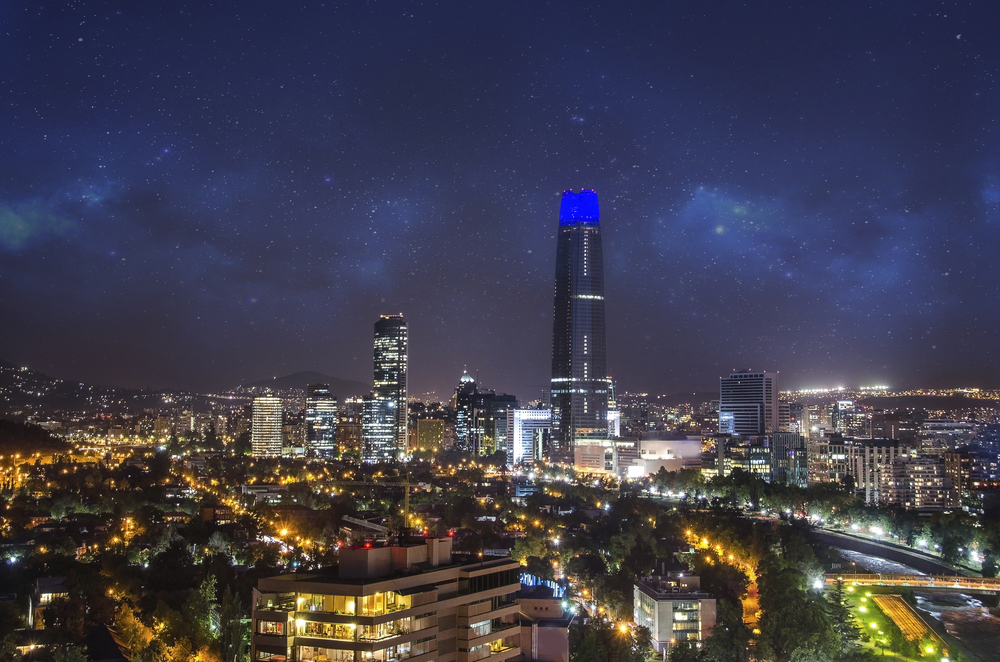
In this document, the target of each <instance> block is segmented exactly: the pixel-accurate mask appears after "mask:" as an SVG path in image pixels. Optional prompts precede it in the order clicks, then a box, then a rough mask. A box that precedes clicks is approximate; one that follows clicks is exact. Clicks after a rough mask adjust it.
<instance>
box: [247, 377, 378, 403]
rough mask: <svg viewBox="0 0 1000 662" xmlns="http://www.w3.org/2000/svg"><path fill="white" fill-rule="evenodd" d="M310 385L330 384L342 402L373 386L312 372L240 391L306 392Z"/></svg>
mask: <svg viewBox="0 0 1000 662" xmlns="http://www.w3.org/2000/svg"><path fill="white" fill-rule="evenodd" d="M308 384H329V385H330V392H331V393H332V394H333V395H335V396H337V398H338V399H339V400H341V401H342V400H343V399H344V398H349V397H355V396H359V395H366V394H367V393H369V392H370V391H371V390H372V385H371V384H362V383H361V382H355V381H351V380H349V379H338V378H337V377H331V376H330V375H324V374H323V373H321V372H315V371H311V370H307V371H304V372H296V373H295V374H292V375H286V376H285V377H275V378H273V379H263V380H261V381H259V382H253V383H251V384H244V385H243V386H241V387H240V389H241V390H242V389H251V388H269V389H273V390H275V391H284V390H287V389H293V388H299V389H302V390H305V388H306V386H307V385H308Z"/></svg>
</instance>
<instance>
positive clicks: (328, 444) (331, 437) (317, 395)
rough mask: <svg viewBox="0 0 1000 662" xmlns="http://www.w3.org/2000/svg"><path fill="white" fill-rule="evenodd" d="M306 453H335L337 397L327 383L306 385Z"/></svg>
mask: <svg viewBox="0 0 1000 662" xmlns="http://www.w3.org/2000/svg"><path fill="white" fill-rule="evenodd" d="M306 453H308V454H309V455H310V456H311V457H324V458H331V457H334V456H335V455H336V454H337V398H335V397H334V396H333V395H331V393H330V385H329V384H309V385H308V386H307V387H306Z"/></svg>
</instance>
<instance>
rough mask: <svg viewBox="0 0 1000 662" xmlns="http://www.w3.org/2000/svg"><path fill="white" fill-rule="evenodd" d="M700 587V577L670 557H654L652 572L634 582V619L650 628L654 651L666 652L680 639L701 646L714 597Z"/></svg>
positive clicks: (708, 630) (712, 619)
mask: <svg viewBox="0 0 1000 662" xmlns="http://www.w3.org/2000/svg"><path fill="white" fill-rule="evenodd" d="M700 589H701V580H700V578H699V577H698V576H697V575H693V574H691V573H690V572H687V571H685V570H683V569H681V566H679V564H676V563H675V562H674V561H673V559H657V560H656V568H655V569H654V571H653V575H652V576H650V577H643V578H642V579H640V580H639V583H637V584H635V586H634V612H635V622H636V624H637V625H640V626H642V627H645V628H647V629H648V630H649V632H650V634H651V636H652V639H653V648H655V649H656V652H657V653H662V654H668V653H669V651H670V648H671V647H673V646H674V645H676V644H677V643H679V642H682V641H684V642H688V643H689V644H692V645H693V646H695V647H698V648H700V647H701V642H702V641H704V640H705V638H706V637H708V636H709V634H711V632H712V627H713V626H714V625H715V614H716V610H715V598H713V597H712V596H710V595H708V594H707V593H702V592H701V591H700Z"/></svg>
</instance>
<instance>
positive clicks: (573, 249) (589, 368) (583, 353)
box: [551, 189, 610, 461]
mask: <svg viewBox="0 0 1000 662" xmlns="http://www.w3.org/2000/svg"><path fill="white" fill-rule="evenodd" d="M607 375H608V370H607V358H606V343H605V337H604V256H603V250H602V247H601V225H600V214H599V213H598V205H597V193H595V192H594V191H590V190H587V189H583V190H582V191H580V192H579V193H574V192H573V191H564V192H563V195H562V204H561V206H560V209H559V232H558V236H557V243H556V284H555V303H554V316H553V321H552V389H551V403H552V436H553V446H554V448H553V449H552V454H551V455H552V457H553V458H554V459H558V460H563V461H566V460H568V459H569V458H571V457H572V453H573V444H574V443H575V441H576V440H577V439H579V438H586V437H598V438H607V434H608V395H609V391H610V380H609V379H608V378H607Z"/></svg>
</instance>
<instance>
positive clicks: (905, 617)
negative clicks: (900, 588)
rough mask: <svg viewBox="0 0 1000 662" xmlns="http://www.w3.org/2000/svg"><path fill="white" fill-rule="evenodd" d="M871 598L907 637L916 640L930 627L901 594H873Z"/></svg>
mask: <svg viewBox="0 0 1000 662" xmlns="http://www.w3.org/2000/svg"><path fill="white" fill-rule="evenodd" d="M872 600H874V601H875V604H877V605H878V607H879V609H881V610H882V611H883V612H885V615H886V616H888V617H889V618H891V619H892V622H893V623H895V624H896V627H898V628H899V629H900V631H901V632H902V633H903V636H904V637H906V638H907V639H909V640H911V641H917V640H919V639H920V638H921V637H922V636H924V633H925V632H927V631H928V630H929V629H930V628H929V627H927V624H926V623H924V620H923V619H922V618H920V616H919V615H918V614H917V612H915V611H913V608H912V607H910V605H908V604H907V603H906V601H905V600H903V597H902V596H900V595H873V596H872Z"/></svg>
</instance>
